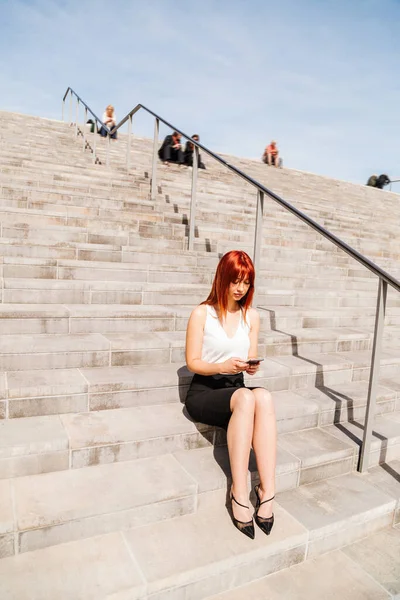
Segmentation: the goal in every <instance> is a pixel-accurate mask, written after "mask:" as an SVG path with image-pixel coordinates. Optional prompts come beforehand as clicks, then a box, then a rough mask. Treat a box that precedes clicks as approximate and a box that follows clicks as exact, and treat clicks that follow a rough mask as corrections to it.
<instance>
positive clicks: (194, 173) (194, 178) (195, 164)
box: [188, 146, 199, 250]
mask: <svg viewBox="0 0 400 600" xmlns="http://www.w3.org/2000/svg"><path fill="white" fill-rule="evenodd" d="M198 164H199V149H198V147H197V146H195V147H194V152H193V170H192V197H191V199H190V221H189V239H188V250H193V247H194V222H195V212H196V191H197V169H198Z"/></svg>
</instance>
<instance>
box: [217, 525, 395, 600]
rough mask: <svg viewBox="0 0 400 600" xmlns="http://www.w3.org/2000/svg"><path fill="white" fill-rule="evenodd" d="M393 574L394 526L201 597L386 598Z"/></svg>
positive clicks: (236, 599) (390, 593) (234, 599)
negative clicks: (223, 590) (265, 575)
mask: <svg viewBox="0 0 400 600" xmlns="http://www.w3.org/2000/svg"><path fill="white" fill-rule="evenodd" d="M396 552H397V553H396ZM398 574H400V530H399V529H398V528H397V529H386V530H383V531H380V532H378V533H375V534H373V535H370V536H369V537H368V538H367V539H364V540H361V541H359V542H354V543H353V544H350V546H347V547H345V548H343V549H342V550H334V551H332V552H329V553H327V554H324V555H322V556H318V557H317V558H315V559H313V560H308V561H306V562H302V563H301V564H298V565H295V566H293V567H291V568H290V569H282V570H281V571H279V572H277V573H273V574H272V575H269V576H267V577H263V578H261V579H259V580H258V581H255V582H253V583H250V584H247V585H244V586H241V587H240V588H238V589H234V590H231V591H228V592H223V593H222V594H218V595H216V596H215V595H212V596H208V598H207V600H243V599H244V598H247V599H249V600H250V599H251V600H265V599H266V598H268V600H281V598H282V594H283V593H284V597H285V598H286V600H321V598H324V599H326V600H331V599H332V600H333V599H334V598H342V599H343V600H363V599H366V598H370V599H371V600H390V598H392V599H393V598H395V597H396V595H397V594H398V593H399V590H400V575H398ZM393 594H394V595H393Z"/></svg>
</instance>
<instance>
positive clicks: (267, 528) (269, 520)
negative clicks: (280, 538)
mask: <svg viewBox="0 0 400 600" xmlns="http://www.w3.org/2000/svg"><path fill="white" fill-rule="evenodd" d="M258 489H259V486H258V485H256V486H255V488H254V493H255V495H256V497H257V505H256V512H255V513H254V520H255V522H256V523H257V525H258V527H259V528H260V529H261V531H263V532H264V533H265V535H269V534H270V533H271V529H272V527H273V526H274V520H275V518H274V514H272V517H259V516H258V511H259V509H260V506H261V505H262V504H267V502H271V500H273V499H274V498H275V496H272V498H268V500H264V501H263V502H261V500H260V496H259V494H258Z"/></svg>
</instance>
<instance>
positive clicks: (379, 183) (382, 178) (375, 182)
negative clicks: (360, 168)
mask: <svg viewBox="0 0 400 600" xmlns="http://www.w3.org/2000/svg"><path fill="white" fill-rule="evenodd" d="M389 183H390V179H389V177H388V176H387V175H386V174H385V173H383V174H382V175H379V177H378V176H377V175H371V177H370V178H369V179H368V181H367V186H369V187H374V188H378V190H383V188H384V187H385V186H386V185H389Z"/></svg>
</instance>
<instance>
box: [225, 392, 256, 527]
mask: <svg viewBox="0 0 400 600" xmlns="http://www.w3.org/2000/svg"><path fill="white" fill-rule="evenodd" d="M255 400H256V399H255V396H254V394H253V392H252V391H251V390H247V389H246V388H240V389H238V390H237V391H236V392H235V393H234V394H233V395H232V398H231V410H232V416H231V418H230V420H229V425H228V432H227V438H228V451H229V461H230V465H231V473H232V493H233V495H234V496H235V499H236V500H237V501H238V502H240V504H244V505H245V506H250V505H249V492H248V487H247V473H248V470H249V456H250V449H251V440H252V438H253V434H254V410H255ZM232 510H233V512H234V516H235V518H236V519H238V520H239V521H244V522H247V521H250V520H251V518H252V511H251V510H250V508H249V509H246V508H242V507H241V506H238V505H237V504H236V503H235V502H233V503H232Z"/></svg>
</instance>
